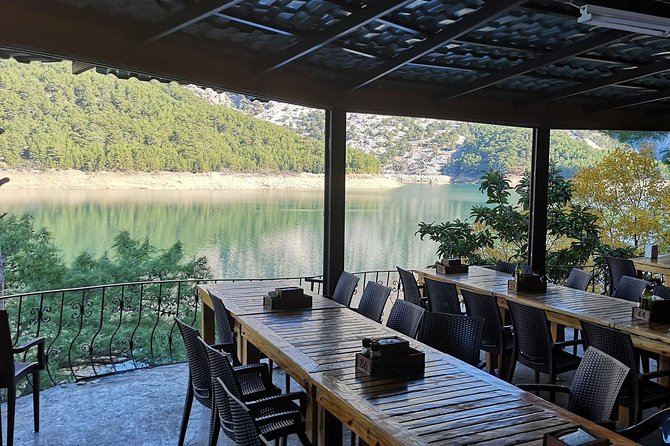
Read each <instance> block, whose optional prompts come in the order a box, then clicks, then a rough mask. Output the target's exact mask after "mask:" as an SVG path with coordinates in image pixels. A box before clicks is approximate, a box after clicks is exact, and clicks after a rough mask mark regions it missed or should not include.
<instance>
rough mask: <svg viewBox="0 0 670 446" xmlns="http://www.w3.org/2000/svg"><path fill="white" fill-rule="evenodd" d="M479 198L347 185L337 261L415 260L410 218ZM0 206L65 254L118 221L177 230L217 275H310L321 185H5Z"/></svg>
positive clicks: (422, 246)
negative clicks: (28, 221) (46, 234)
mask: <svg viewBox="0 0 670 446" xmlns="http://www.w3.org/2000/svg"><path fill="white" fill-rule="evenodd" d="M483 201H484V200H483V197H482V195H481V194H480V193H479V191H478V190H477V186H474V185H444V186H426V185H406V186H403V187H400V188H397V189H382V190H357V191H349V192H348V193H347V202H346V206H347V210H346V215H345V219H346V233H345V237H346V250H345V255H346V258H345V261H346V268H347V269H349V270H354V271H361V270H367V269H387V268H394V267H395V265H396V264H398V265H405V266H408V267H418V266H425V265H427V264H428V263H431V262H432V261H433V260H434V251H435V245H434V244H433V243H430V242H421V241H420V240H419V238H418V237H416V236H415V235H414V232H415V231H416V228H417V223H418V222H419V221H421V220H423V221H434V220H436V221H441V220H445V219H452V218H466V217H467V216H468V214H469V211H470V207H471V206H472V205H473V204H478V203H482V202H483ZM0 208H1V209H3V211H7V212H11V213H21V212H31V213H33V215H34V216H35V222H36V224H37V225H39V226H46V227H47V228H48V229H49V230H50V231H51V233H52V234H53V236H54V239H55V242H56V244H57V245H58V246H59V247H60V248H61V249H62V250H63V253H64V255H65V256H66V259H67V260H68V261H69V260H72V259H73V258H74V257H75V256H76V255H77V254H79V253H80V252H81V251H84V250H86V251H88V252H90V253H92V254H94V255H96V256H99V255H101V254H103V253H104V252H105V251H106V250H109V249H110V247H111V244H112V240H113V238H114V236H115V235H116V234H117V233H118V232H119V231H121V230H127V231H129V232H130V233H131V235H132V236H133V237H136V238H138V237H139V238H144V237H149V239H150V241H151V243H153V244H154V245H156V246H159V247H162V248H166V247H168V246H170V245H171V244H172V243H174V241H175V240H177V239H179V240H181V241H182V242H183V244H184V248H185V252H186V253H187V255H188V256H193V255H206V256H207V259H208V261H209V263H210V265H211V266H212V268H213V270H214V274H215V275H216V276H218V277H272V276H284V275H305V274H318V273H320V271H321V264H322V258H323V250H322V243H323V196H322V192H321V191H314V190H308V191H296V190H281V191H278V190H251V191H155V190H140V191H132V192H129V191H115V190H109V191H44V190H41V191H36V190H26V191H18V190H12V191H11V194H3V195H1V196H0Z"/></svg>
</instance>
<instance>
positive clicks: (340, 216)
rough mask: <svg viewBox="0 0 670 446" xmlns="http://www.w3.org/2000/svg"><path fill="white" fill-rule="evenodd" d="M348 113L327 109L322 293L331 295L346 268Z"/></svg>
mask: <svg viewBox="0 0 670 446" xmlns="http://www.w3.org/2000/svg"><path fill="white" fill-rule="evenodd" d="M346 139H347V112H346V111H345V110H342V109H332V110H326V163H325V177H326V178H325V181H326V184H325V190H324V216H323V217H324V218H323V223H324V226H323V291H322V292H323V294H324V295H326V296H332V295H333V293H334V292H335V285H337V281H338V279H339V278H340V275H341V274H342V271H344V185H345V181H346Z"/></svg>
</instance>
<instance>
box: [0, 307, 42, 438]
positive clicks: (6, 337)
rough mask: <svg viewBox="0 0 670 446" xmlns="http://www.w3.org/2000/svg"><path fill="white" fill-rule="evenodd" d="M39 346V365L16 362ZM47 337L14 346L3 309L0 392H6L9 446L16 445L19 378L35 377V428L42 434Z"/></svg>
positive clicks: (0, 348) (0, 321)
mask: <svg viewBox="0 0 670 446" xmlns="http://www.w3.org/2000/svg"><path fill="white" fill-rule="evenodd" d="M35 346H36V347H37V358H36V359H37V361H36V362H14V355H16V354H21V353H24V354H25V353H26V352H27V351H28V350H29V349H31V348H32V347H35ZM45 363H46V360H45V357H44V338H43V337H40V338H35V339H31V340H30V341H28V342H26V343H25V344H23V345H21V346H19V347H14V346H13V345H12V335H11V332H10V330H9V315H8V314H7V311H6V310H0V389H7V445H8V446H12V445H13V444H14V418H15V416H16V384H17V382H18V381H19V380H20V379H23V378H24V377H27V376H28V375H32V387H33V389H32V390H33V428H34V429H35V432H39V431H40V370H44V366H45ZM1 444H2V419H0V445H1Z"/></svg>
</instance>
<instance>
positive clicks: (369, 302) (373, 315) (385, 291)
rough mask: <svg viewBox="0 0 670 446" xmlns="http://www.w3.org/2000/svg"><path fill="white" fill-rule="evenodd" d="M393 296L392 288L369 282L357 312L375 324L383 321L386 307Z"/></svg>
mask: <svg viewBox="0 0 670 446" xmlns="http://www.w3.org/2000/svg"><path fill="white" fill-rule="evenodd" d="M390 294H391V288H389V287H385V286H384V285H381V284H379V283H376V282H373V281H369V282H368V284H367V286H366V287H365V290H363V295H362V296H361V301H360V303H359V304H358V308H357V309H356V311H357V312H358V313H359V314H362V315H363V316H365V317H367V318H370V319H372V320H373V321H375V322H381V321H382V314H383V313H384V305H386V301H387V300H388V298H389V295H390Z"/></svg>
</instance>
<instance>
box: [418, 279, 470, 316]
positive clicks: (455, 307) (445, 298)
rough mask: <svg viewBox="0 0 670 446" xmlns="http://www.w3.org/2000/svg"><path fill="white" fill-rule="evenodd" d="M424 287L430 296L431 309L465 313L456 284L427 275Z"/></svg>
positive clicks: (440, 311)
mask: <svg viewBox="0 0 670 446" xmlns="http://www.w3.org/2000/svg"><path fill="white" fill-rule="evenodd" d="M424 287H425V289H426V296H427V297H428V310H429V311H434V312H436V313H451V314H461V315H462V314H463V311H462V310H461V302H460V301H459V300H458V290H457V289H456V285H454V284H453V283H447V282H441V281H439V280H433V279H431V278H429V277H426V278H425V279H424Z"/></svg>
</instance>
